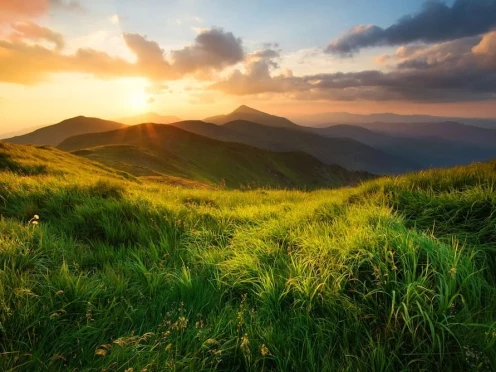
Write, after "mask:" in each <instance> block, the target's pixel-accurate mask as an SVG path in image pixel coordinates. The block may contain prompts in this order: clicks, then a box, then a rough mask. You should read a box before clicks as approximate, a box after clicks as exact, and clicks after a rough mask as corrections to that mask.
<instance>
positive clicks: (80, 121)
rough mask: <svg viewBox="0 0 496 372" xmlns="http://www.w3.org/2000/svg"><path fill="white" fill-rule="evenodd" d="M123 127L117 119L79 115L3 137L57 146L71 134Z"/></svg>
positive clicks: (32, 143) (31, 143)
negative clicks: (25, 132)
mask: <svg viewBox="0 0 496 372" xmlns="http://www.w3.org/2000/svg"><path fill="white" fill-rule="evenodd" d="M123 127H125V125H124V124H122V123H117V122H115V121H108V120H102V119H98V118H88V117H85V116H77V117H75V118H72V119H67V120H64V121H62V122H60V123H58V124H54V125H50V126H48V127H43V128H40V129H37V130H35V131H34V132H31V133H28V134H24V135H22V136H16V137H12V138H7V139H3V140H2V141H4V142H8V143H16V144H27V145H50V146H57V145H59V144H60V143H61V142H62V141H64V140H65V139H66V138H69V137H71V136H76V135H78V134H84V133H98V132H107V131H109V130H114V129H119V128H123Z"/></svg>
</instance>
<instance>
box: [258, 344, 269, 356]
mask: <svg viewBox="0 0 496 372" xmlns="http://www.w3.org/2000/svg"><path fill="white" fill-rule="evenodd" d="M260 354H262V356H263V357H264V356H266V355H269V354H270V351H269V348H268V347H267V346H265V344H262V346H260Z"/></svg>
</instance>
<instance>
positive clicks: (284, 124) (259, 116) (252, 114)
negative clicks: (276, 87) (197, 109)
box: [203, 105, 304, 130]
mask: <svg viewBox="0 0 496 372" xmlns="http://www.w3.org/2000/svg"><path fill="white" fill-rule="evenodd" d="M235 120H245V121H250V122H253V123H257V124H262V125H266V126H269V127H277V128H288V129H294V130H304V128H302V127H300V126H299V125H296V124H295V123H293V122H292V121H290V120H288V119H286V118H283V117H280V116H275V115H270V114H267V113H265V112H262V111H258V110H255V109H253V108H251V107H248V106H245V105H242V106H240V107H238V108H237V109H236V110H234V111H233V112H231V113H230V114H227V115H219V116H212V117H210V118H206V119H204V120H203V121H205V122H207V123H213V124H217V125H224V124H226V123H229V122H231V121H235Z"/></svg>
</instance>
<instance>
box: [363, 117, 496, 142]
mask: <svg viewBox="0 0 496 372" xmlns="http://www.w3.org/2000/svg"><path fill="white" fill-rule="evenodd" d="M359 126H361V127H363V128H366V129H370V130H373V131H379V132H383V133H387V134H390V135H394V136H396V137H408V138H426V137H437V138H442V139H444V140H447V141H452V142H457V143H460V144H469V145H475V146H481V147H484V148H490V149H496V130H492V129H486V128H477V127H473V126H470V125H464V124H460V123H456V122H451V121H445V122H440V123H402V124H396V123H381V122H375V123H365V124H359Z"/></svg>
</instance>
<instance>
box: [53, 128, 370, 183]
mask: <svg viewBox="0 0 496 372" xmlns="http://www.w3.org/2000/svg"><path fill="white" fill-rule="evenodd" d="M59 148H60V149H62V150H65V151H76V150H79V151H77V152H76V154H78V155H81V156H84V157H87V158H89V159H92V160H98V161H100V162H102V163H104V164H106V165H108V166H112V167H113V168H116V169H120V170H123V171H126V172H129V173H131V174H134V175H136V176H160V175H165V176H177V177H181V178H185V179H191V180H196V181H200V182H205V183H210V184H217V185H219V184H225V185H226V186H228V187H251V186H254V187H260V186H264V187H265V186H267V187H288V188H295V187H296V188H317V187H331V186H332V187H336V186H343V185H350V184H356V183H358V182H359V181H360V180H362V179H368V178H370V177H371V176H370V174H367V173H364V172H350V171H346V170H345V169H343V168H341V167H339V166H332V165H325V164H323V163H322V162H320V161H318V160H317V159H315V158H313V157H311V156H310V155H307V154H304V153H295V152H291V153H289V152H286V153H283V152H272V151H267V150H261V149H258V148H255V147H250V146H246V145H241V144H238V143H229V142H220V141H216V140H212V139H210V138H206V137H202V136H199V135H196V134H193V133H190V132H187V131H184V130H182V129H179V128H176V127H174V126H168V125H159V124H142V125H138V126H133V127H127V128H124V129H120V130H116V131H111V132H105V133H99V134H85V135H80V136H75V137H71V138H69V139H67V140H65V141H64V142H63V143H61V144H60V146H59Z"/></svg>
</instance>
